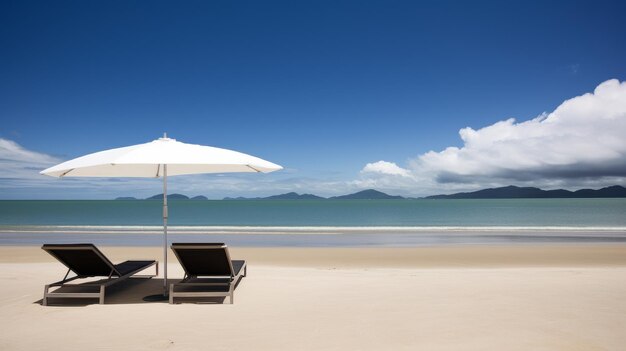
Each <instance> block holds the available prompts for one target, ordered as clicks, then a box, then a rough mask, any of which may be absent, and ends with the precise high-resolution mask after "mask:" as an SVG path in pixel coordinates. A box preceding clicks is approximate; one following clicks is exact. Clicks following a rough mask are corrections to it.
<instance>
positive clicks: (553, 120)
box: [362, 79, 626, 188]
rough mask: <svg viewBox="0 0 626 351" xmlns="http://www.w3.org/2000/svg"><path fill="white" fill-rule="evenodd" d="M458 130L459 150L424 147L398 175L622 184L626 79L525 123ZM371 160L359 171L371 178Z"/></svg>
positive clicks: (481, 181)
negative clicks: (460, 142)
mask: <svg viewBox="0 0 626 351" xmlns="http://www.w3.org/2000/svg"><path fill="white" fill-rule="evenodd" d="M459 134H460V137H461V140H462V141H463V146H462V147H448V148H446V149H444V150H443V151H430V152H427V153H425V154H422V155H420V156H418V157H417V158H415V159H413V160H410V161H409V162H408V166H407V168H401V167H398V166H397V165H395V164H393V165H394V166H396V168H397V169H396V168H394V172H396V173H405V172H406V174H408V175H409V176H410V177H412V178H413V179H414V180H415V183H420V184H421V185H423V184H430V185H432V186H436V185H442V184H448V185H454V184H456V185H460V187H461V188H462V184H466V185H468V186H469V185H471V186H480V185H483V186H484V185H491V184H494V185H499V184H507V183H509V184H510V183H519V182H522V183H523V182H530V183H535V184H548V183H550V184H566V183H568V182H569V183H576V182H578V183H581V184H582V183H585V182H587V183H589V182H595V183H602V182H603V181H604V182H615V181H616V180H621V181H622V182H623V179H624V177H626V82H621V83H620V82H619V81H618V80H615V79H613V80H608V81H606V82H604V83H602V84H600V85H598V87H596V89H595V90H594V92H593V93H588V94H584V95H581V96H577V97H574V98H572V99H569V100H566V101H565V102H563V103H562V104H561V105H560V106H558V107H557V108H556V109H555V110H554V111H553V112H550V113H543V114H541V115H540V116H538V117H536V118H534V119H531V120H528V121H523V122H517V121H516V120H515V119H512V118H511V119H507V120H504V121H499V122H496V123H494V124H492V125H489V126H487V127H484V128H480V129H473V128H470V127H467V128H463V129H461V130H460V131H459ZM375 164H392V163H389V162H385V161H379V162H377V163H375ZM371 165H372V164H368V165H366V166H365V167H364V168H363V171H362V172H363V173H368V174H369V175H371V174H372V172H369V171H368V169H371V168H372V167H371ZM378 173H379V174H380V175H381V176H382V175H383V174H384V172H378ZM366 181H368V182H371V181H372V180H371V179H366ZM377 181H379V182H382V181H383V180H381V179H378V180H377Z"/></svg>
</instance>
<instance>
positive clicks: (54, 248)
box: [41, 244, 119, 277]
mask: <svg viewBox="0 0 626 351" xmlns="http://www.w3.org/2000/svg"><path fill="white" fill-rule="evenodd" d="M41 248H42V249H43V250H45V251H46V252H48V253H49V254H50V255H52V256H54V258H56V259H57V260H59V262H61V263H63V264H64V265H65V266H66V267H67V268H69V269H71V270H72V271H73V272H74V273H76V274H77V275H79V276H84V277H95V276H109V275H110V274H111V272H113V275H116V276H118V275H119V272H117V270H116V269H115V267H114V265H113V263H111V261H109V259H108V258H106V256H104V254H103V253H102V252H100V250H98V248H97V247H95V246H94V245H93V244H45V245H43V246H42V247H41Z"/></svg>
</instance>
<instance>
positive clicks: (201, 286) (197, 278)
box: [169, 243, 247, 304]
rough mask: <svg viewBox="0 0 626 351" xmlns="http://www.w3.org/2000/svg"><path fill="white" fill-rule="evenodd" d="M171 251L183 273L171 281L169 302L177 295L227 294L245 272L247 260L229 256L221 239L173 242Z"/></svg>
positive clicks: (212, 295) (229, 293)
mask: <svg viewBox="0 0 626 351" xmlns="http://www.w3.org/2000/svg"><path fill="white" fill-rule="evenodd" d="M172 251H174V254H176V258H178V261H179V262H180V264H181V265H182V267H183V269H184V270H185V277H184V278H183V280H181V281H180V282H178V283H173V284H170V292H169V295H170V303H174V298H176V297H222V296H223V297H226V296H229V297H230V303H231V304H232V303H233V302H234V301H233V300H234V292H235V287H236V286H237V284H238V283H239V281H240V280H241V278H243V277H245V276H246V273H247V267H246V261H241V260H231V259H230V255H229V254H228V247H226V245H225V244H223V243H180V244H172Z"/></svg>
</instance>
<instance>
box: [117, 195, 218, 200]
mask: <svg viewBox="0 0 626 351" xmlns="http://www.w3.org/2000/svg"><path fill="white" fill-rule="evenodd" d="M162 199H163V194H162V193H161V194H157V195H154V196H150V197H149V198H146V199H138V198H136V197H132V196H122V197H118V198H116V199H115V200H162ZM167 199H168V200H208V198H207V197H206V196H203V195H198V196H194V197H191V198H190V197H189V196H187V195H183V194H169V195H167Z"/></svg>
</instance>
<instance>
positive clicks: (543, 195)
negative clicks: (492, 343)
mask: <svg viewBox="0 0 626 351" xmlns="http://www.w3.org/2000/svg"><path fill="white" fill-rule="evenodd" d="M616 197H626V188H624V187H623V186H619V185H614V186H609V187H606V188H602V189H598V190H593V189H581V190H576V191H569V190H563V189H557V190H541V189H539V188H532V187H517V186H513V185H511V186H505V187H501V188H491V189H483V190H478V191H473V192H466V193H456V194H450V195H433V196H427V197H425V198H424V199H547V198H552V199H564V198H616ZM162 198H163V194H157V195H154V196H151V197H149V198H147V199H146V200H161V199H162ZM167 198H168V199H170V200H207V197H206V196H202V195H200V196H194V197H192V198H189V197H188V196H186V195H182V194H170V195H167ZM327 199H328V200H402V199H410V198H405V197H402V196H393V195H388V194H385V193H383V192H380V191H378V190H374V189H367V190H363V191H359V192H356V193H354V194H348V195H342V196H333V197H329V198H324V197H321V196H317V195H313V194H298V193H295V192H290V193H286V194H280V195H273V196H268V197H254V198H246V197H235V198H233V197H225V198H224V200H327ZM116 200H139V199H136V198H134V197H118V198H117V199H116Z"/></svg>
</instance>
